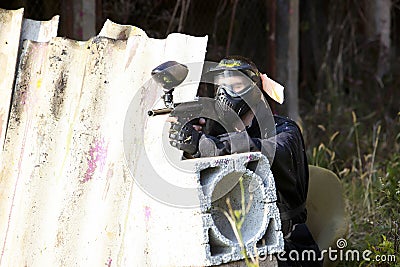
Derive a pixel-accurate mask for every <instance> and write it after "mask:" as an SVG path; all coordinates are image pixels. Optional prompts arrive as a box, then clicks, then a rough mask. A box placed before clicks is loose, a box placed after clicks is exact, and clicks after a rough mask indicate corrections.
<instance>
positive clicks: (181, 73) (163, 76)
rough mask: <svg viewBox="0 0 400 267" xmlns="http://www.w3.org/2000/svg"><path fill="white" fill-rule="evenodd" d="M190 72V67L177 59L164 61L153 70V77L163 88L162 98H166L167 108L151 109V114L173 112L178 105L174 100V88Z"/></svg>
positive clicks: (149, 113)
mask: <svg viewBox="0 0 400 267" xmlns="http://www.w3.org/2000/svg"><path fill="white" fill-rule="evenodd" d="M188 73H189V69H188V68H187V67H186V66H185V65H183V64H180V63H178V62H176V61H167V62H164V63H162V64H161V65H159V66H157V67H156V68H154V69H153V70H152V71H151V76H152V77H153V79H154V80H155V81H156V82H157V83H158V84H160V85H161V86H162V88H163V91H164V94H163V96H162V99H163V100H164V105H165V108H161V109H152V110H149V111H148V115H149V116H156V115H161V114H167V113H170V112H172V110H173V109H174V108H175V107H176V105H175V104H174V101H173V97H174V96H173V92H174V89H175V88H176V87H177V86H178V85H180V84H181V83H182V82H183V81H184V80H185V79H186V76H187V74H188Z"/></svg>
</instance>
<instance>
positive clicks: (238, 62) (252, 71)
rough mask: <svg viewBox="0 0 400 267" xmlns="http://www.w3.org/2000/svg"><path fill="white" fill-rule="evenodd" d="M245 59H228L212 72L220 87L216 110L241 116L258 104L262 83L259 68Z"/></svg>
mask: <svg viewBox="0 0 400 267" xmlns="http://www.w3.org/2000/svg"><path fill="white" fill-rule="evenodd" d="M251 64H252V63H248V62H246V60H245V59H242V58H240V59H236V58H227V59H223V60H221V61H220V63H219V64H218V65H217V66H216V67H215V68H213V69H211V70H210V72H211V73H213V74H214V83H215V84H217V85H218V87H217V89H216V92H215V100H216V109H217V111H220V112H226V111H227V110H228V109H233V110H234V111H235V112H236V113H237V114H238V115H239V116H242V115H243V114H245V113H246V112H247V111H249V110H250V106H251V105H253V104H256V103H258V101H259V100H260V98H261V91H260V90H259V89H258V88H257V87H258V86H259V83H261V79H260V75H259V72H258V70H257V68H256V67H255V66H253V65H251Z"/></svg>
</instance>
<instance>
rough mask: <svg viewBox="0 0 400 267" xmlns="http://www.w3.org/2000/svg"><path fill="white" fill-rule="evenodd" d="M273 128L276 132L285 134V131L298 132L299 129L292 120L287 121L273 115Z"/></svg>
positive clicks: (283, 117) (286, 118)
mask: <svg viewBox="0 0 400 267" xmlns="http://www.w3.org/2000/svg"><path fill="white" fill-rule="evenodd" d="M274 121H275V128H276V132H277V133H279V132H285V131H296V132H297V131H298V132H300V127H299V126H298V125H297V123H296V122H295V121H294V120H291V119H289V118H288V117H285V116H281V115H274Z"/></svg>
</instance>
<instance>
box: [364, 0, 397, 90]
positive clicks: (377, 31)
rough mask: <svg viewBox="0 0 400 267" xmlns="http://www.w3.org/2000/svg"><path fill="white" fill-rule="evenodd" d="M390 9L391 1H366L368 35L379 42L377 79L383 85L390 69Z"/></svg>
mask: <svg viewBox="0 0 400 267" xmlns="http://www.w3.org/2000/svg"><path fill="white" fill-rule="evenodd" d="M390 9H391V0H373V1H366V11H367V12H366V14H367V34H368V37H369V39H370V40H378V41H379V54H378V59H377V66H376V77H377V79H378V81H379V82H380V83H381V84H382V82H381V80H382V77H383V76H384V75H385V74H386V73H387V72H388V70H389V68H390V21H391V19H390Z"/></svg>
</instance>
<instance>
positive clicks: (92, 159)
mask: <svg viewBox="0 0 400 267" xmlns="http://www.w3.org/2000/svg"><path fill="white" fill-rule="evenodd" d="M107 148H108V145H106V144H105V142H104V139H101V140H97V141H95V142H94V145H93V146H92V147H91V148H90V149H89V159H88V169H87V170H86V173H85V177H84V178H83V181H82V182H83V183H85V182H87V181H89V180H91V179H92V178H93V175H94V172H95V171H96V169H97V168H99V169H100V171H103V168H104V165H105V163H106V158H107Z"/></svg>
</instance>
